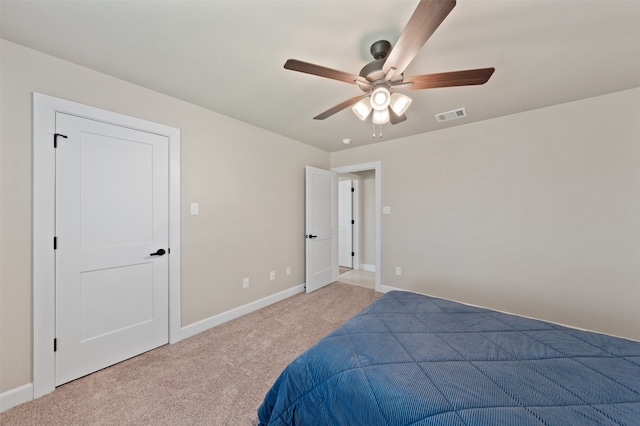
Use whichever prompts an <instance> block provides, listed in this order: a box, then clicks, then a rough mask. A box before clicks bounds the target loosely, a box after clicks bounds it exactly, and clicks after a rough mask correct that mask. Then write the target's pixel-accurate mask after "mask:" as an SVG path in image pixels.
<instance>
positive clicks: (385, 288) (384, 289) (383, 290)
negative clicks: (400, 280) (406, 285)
mask: <svg viewBox="0 0 640 426" xmlns="http://www.w3.org/2000/svg"><path fill="white" fill-rule="evenodd" d="M394 290H397V291H409V290H403V289H401V288H396V287H391V286H388V285H382V284H381V285H380V287H379V288H377V289H376V291H379V292H380V293H389V292H390V291H394Z"/></svg>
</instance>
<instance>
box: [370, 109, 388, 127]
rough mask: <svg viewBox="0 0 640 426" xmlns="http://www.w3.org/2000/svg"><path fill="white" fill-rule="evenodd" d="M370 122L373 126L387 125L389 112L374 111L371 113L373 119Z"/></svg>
mask: <svg viewBox="0 0 640 426" xmlns="http://www.w3.org/2000/svg"><path fill="white" fill-rule="evenodd" d="M372 121H373V123H374V124H384V123H388V122H389V110H388V109H386V108H385V109H383V110H380V111H379V110H375V111H373V118H372Z"/></svg>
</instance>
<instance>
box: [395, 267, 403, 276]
mask: <svg viewBox="0 0 640 426" xmlns="http://www.w3.org/2000/svg"><path fill="white" fill-rule="evenodd" d="M396 275H402V268H401V267H399V266H396Z"/></svg>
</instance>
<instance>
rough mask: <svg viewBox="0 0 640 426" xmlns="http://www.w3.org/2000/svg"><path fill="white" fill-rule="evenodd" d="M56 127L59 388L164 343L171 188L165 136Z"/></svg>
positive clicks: (76, 120) (94, 126) (66, 122)
mask: <svg viewBox="0 0 640 426" xmlns="http://www.w3.org/2000/svg"><path fill="white" fill-rule="evenodd" d="M56 132H57V133H59V134H62V135H64V136H66V138H65V139H62V138H58V141H59V142H58V148H57V149H56V235H57V249H56V339H57V351H56V385H60V384H62V383H66V382H68V381H70V380H73V379H76V378H78V377H81V376H84V375H86V374H89V373H92V372H94V371H97V370H99V369H101V368H104V367H107V366H109V365H112V364H115V363H117V362H120V361H122V360H125V359H127V358H130V357H132V356H135V355H138V354H140V353H142V352H145V351H147V350H150V349H153V348H155V347H158V346H160V345H162V344H165V343H167V342H168V255H162V254H163V252H162V251H167V250H168V246H167V244H168V206H169V196H168V189H169V188H168V139H167V137H166V136H161V135H155V134H151V133H147V132H143V131H139V130H134V129H129V128H125V127H121V126H117V125H113V124H107V123H102V122H99V121H95V120H90V119H85V118H81V117H76V116H72V115H68V114H63V113H56ZM159 249H162V250H161V251H159Z"/></svg>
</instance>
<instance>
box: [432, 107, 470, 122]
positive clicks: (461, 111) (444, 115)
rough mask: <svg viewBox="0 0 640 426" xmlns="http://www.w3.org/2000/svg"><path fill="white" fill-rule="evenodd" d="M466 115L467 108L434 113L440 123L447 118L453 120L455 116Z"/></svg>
mask: <svg viewBox="0 0 640 426" xmlns="http://www.w3.org/2000/svg"><path fill="white" fill-rule="evenodd" d="M466 116H467V110H466V109H464V108H458V109H454V110H453V111H447V112H442V113H440V114H436V119H437V120H438V121H439V122H440V123H442V122H445V121H449V120H455V119H456V118H462V117H466Z"/></svg>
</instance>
